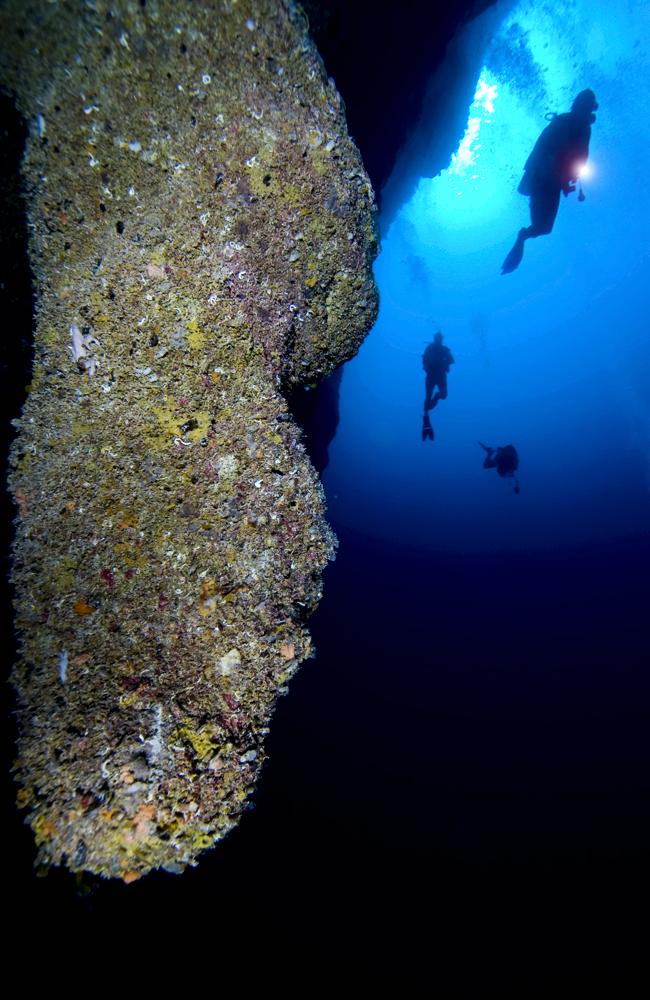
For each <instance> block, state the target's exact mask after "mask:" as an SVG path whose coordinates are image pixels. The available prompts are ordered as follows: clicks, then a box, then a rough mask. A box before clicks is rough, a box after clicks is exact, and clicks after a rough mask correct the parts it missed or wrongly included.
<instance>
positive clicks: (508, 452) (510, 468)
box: [479, 441, 521, 493]
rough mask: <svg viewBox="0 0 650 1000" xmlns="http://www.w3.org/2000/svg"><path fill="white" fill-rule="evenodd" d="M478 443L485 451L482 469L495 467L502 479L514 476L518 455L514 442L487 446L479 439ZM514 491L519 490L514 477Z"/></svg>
mask: <svg viewBox="0 0 650 1000" xmlns="http://www.w3.org/2000/svg"><path fill="white" fill-rule="evenodd" d="M479 444H480V446H481V448H482V449H483V451H485V452H486V456H485V461H484V462H483V468H484V469H496V470H497V473H498V474H499V475H500V476H501V478H502V479H505V478H506V477H508V478H511V477H512V476H514V474H515V472H516V471H517V469H518V468H519V455H518V454H517V449H516V448H515V446H514V444H505V445H503V447H499V448H489V447H488V445H486V444H483V442H482V441H479ZM514 491H515V493H520V492H521V487H520V486H519V480H518V479H515V486H514Z"/></svg>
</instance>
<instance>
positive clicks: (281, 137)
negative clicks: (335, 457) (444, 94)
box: [0, 0, 377, 881]
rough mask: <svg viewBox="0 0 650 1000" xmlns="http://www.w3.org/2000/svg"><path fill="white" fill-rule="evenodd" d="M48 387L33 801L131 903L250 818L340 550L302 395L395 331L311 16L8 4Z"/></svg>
mask: <svg viewBox="0 0 650 1000" xmlns="http://www.w3.org/2000/svg"><path fill="white" fill-rule="evenodd" d="M0 37H1V38H2V40H3V44H2V54H1V55H0V80H2V83H3V86H4V88H5V89H6V90H8V91H9V92H11V93H13V94H14V95H15V97H16V101H17V104H18V107H19V109H20V111H21V113H22V114H23V115H24V117H25V118H26V119H27V120H28V121H29V123H30V138H29V141H28V145H27V150H26V155H25V160H24V180H25V186H26V192H27V201H28V211H29V226H30V234H31V235H30V255H31V261H32V269H33V274H34V283H35V292H36V299H37V306H36V324H35V334H34V337H35V361H34V370H33V378H32V382H31V385H30V386H29V387H28V396H27V401H26V404H25V407H24V410H23V413H22V416H21V418H20V420H17V421H16V424H17V427H18V436H17V439H16V442H15V444H14V447H13V452H12V473H11V478H10V487H11V490H12V492H13V495H14V498H15V501H16V506H17V511H18V516H17V531H16V542H15V549H14V576H13V583H14V586H15V591H16V620H17V628H18V631H19V635H20V637H21V657H20V661H19V663H18V664H17V666H16V668H15V670H14V683H15V686H16V689H17V692H18V699H19V706H18V720H19V730H20V736H19V748H18V760H17V764H16V773H17V778H18V781H19V784H20V791H19V796H18V798H19V804H20V806H21V807H23V808H24V809H25V810H26V813H27V818H28V822H29V823H30V824H31V826H32V828H33V831H34V834H35V837H36V841H37V844H38V846H39V860H40V861H41V862H43V863H45V864H47V865H51V864H64V865H66V866H67V867H68V868H70V869H72V870H75V871H80V870H84V869H88V870H91V871H93V872H96V873H99V874H101V875H104V876H109V877H121V878H122V879H124V880H126V881H131V880H134V879H136V878H138V877H139V876H141V875H143V874H144V873H146V872H148V871H150V870H151V869H154V868H159V867H162V868H164V869H166V870H168V871H172V872H179V871H181V870H182V869H183V868H184V867H185V866H186V865H187V864H194V863H195V862H196V859H197V857H198V855H199V854H200V853H201V852H202V851H203V850H205V849H207V848H209V847H211V846H212V845H213V844H214V843H215V842H216V841H218V840H219V839H220V838H221V837H223V836H224V834H225V833H226V832H227V831H228V830H229V829H231V828H232V827H233V826H234V825H235V824H236V822H237V820H238V817H239V816H240V814H241V812H242V810H243V809H244V807H245V805H246V802H247V799H248V797H249V796H250V794H251V791H252V789H253V787H254V785H255V781H256V778H257V777H258V774H259V771H260V767H261V765H262V763H263V761H264V738H265V736H266V734H267V732H268V725H269V720H270V718H271V715H272V712H273V708H274V705H275V703H276V699H277V698H278V696H279V695H280V694H282V693H284V692H285V691H286V685H287V682H288V680H289V678H290V677H291V676H292V674H293V673H294V672H295V670H296V669H297V667H298V664H299V663H300V661H301V660H304V659H305V658H306V657H307V656H309V654H310V639H309V634H308V631H307V629H306V620H307V618H308V616H309V614H310V612H311V611H312V610H313V608H314V606H315V605H316V603H317V602H318V600H319V598H320V596H321V590H320V588H321V572H322V570H323V568H324V566H325V564H326V563H327V561H328V560H329V559H330V558H331V557H332V554H333V551H334V544H335V541H334V538H333V536H332V534H331V531H330V530H329V528H328V526H327V523H326V521H325V518H324V500H323V494H322V489H321V486H320V483H319V481H318V478H317V476H316V475H315V473H314V471H313V469H312V467H311V464H310V462H309V460H308V458H307V455H306V453H305V450H304V447H303V445H302V443H301V433H300V430H299V428H298V427H297V426H296V424H295V423H294V421H293V419H292V418H291V416H290V414H289V412H288V409H287V404H286V402H285V394H286V392H287V391H288V390H289V389H291V388H292V387H293V386H295V385H297V384H300V383H304V382H310V383H313V382H316V381H318V380H319V379H320V378H322V377H323V376H325V375H327V374H328V373H330V372H331V371H332V370H333V369H334V368H335V367H336V366H337V365H338V364H340V363H341V362H342V361H343V360H345V359H346V358H349V357H351V356H352V355H353V354H354V353H355V351H356V350H357V348H358V346H359V344H360V342H361V340H362V339H363V337H364V335H365V333H366V332H367V330H368V329H369V328H370V326H371V325H372V322H373V320H374V318H375V314H376V308H377V295H376V289H375V286H374V282H373V278H372V273H371V264H372V260H373V257H374V255H375V252H376V234H375V218H374V204H373V192H372V189H371V186H370V183H369V180H368V177H367V176H366V174H365V172H364V169H363V166H362V164H361V161H360V157H359V154H358V151H357V150H356V148H355V147H354V145H353V143H352V142H351V140H350V138H349V137H348V134H347V131H346V124H345V118H344V114H343V110H342V106H341V101H340V98H339V95H338V94H337V92H336V89H335V87H334V84H333V83H332V82H331V81H328V79H327V76H326V74H325V72H324V70H323V65H322V63H321V61H320V58H319V56H318V54H317V52H316V51H315V49H314V47H313V45H312V43H311V41H310V39H309V37H308V33H307V27H306V23H305V20H304V18H303V16H302V14H301V11H300V8H299V7H298V6H296V5H294V4H293V3H292V2H290V0H239V2H238V0H202V2H200V3H196V2H193V3H191V2H189V0H188V2H181V3H179V2H174V0H146V2H145V0H140V2H139V3H138V2H127V0H117V2H115V3H107V2H105V0H92V2H82V0H69V2H63V0H61V2H46V0H38V2H30V0H8V2H7V3H5V4H4V5H3V7H2V10H1V11H0Z"/></svg>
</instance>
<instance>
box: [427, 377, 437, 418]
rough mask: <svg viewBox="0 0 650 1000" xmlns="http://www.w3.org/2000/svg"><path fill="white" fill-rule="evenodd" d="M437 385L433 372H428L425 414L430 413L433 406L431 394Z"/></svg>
mask: <svg viewBox="0 0 650 1000" xmlns="http://www.w3.org/2000/svg"><path fill="white" fill-rule="evenodd" d="M435 384H436V383H435V379H434V377H433V375H432V373H431V372H427V380H426V382H425V395H424V412H425V413H428V411H429V410H430V409H431V407H432V405H433V404H432V402H431V393H432V392H433V387H434V385H435Z"/></svg>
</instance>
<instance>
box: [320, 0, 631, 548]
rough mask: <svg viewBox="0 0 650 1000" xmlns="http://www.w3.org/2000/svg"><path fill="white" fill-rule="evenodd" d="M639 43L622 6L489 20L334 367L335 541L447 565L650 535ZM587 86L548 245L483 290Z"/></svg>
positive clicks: (527, 11) (536, 245) (601, 0)
mask: <svg viewBox="0 0 650 1000" xmlns="http://www.w3.org/2000/svg"><path fill="white" fill-rule="evenodd" d="M649 26H650V8H646V7H643V9H642V5H638V4H634V3H632V2H631V0H589V2H587V0H574V2H572V4H571V5H568V6H567V5H564V4H560V3H559V2H558V3H557V4H555V5H551V4H544V5H540V4H539V3H536V2H534V0H520V2H519V3H517V4H515V5H512V6H511V7H510V8H509V13H508V15H507V16H506V18H505V20H504V21H503V22H502V24H501V27H500V29H499V30H498V31H497V32H496V34H495V35H494V36H493V37H492V38H491V41H490V43H489V46H488V48H487V50H486V51H485V54H484V57H483V63H484V65H483V67H482V69H481V71H480V73H477V77H476V80H475V81H472V85H474V83H475V86H474V89H473V93H474V97H473V100H472V102H471V104H470V106H469V107H468V109H467V118H466V119H465V121H466V127H465V129H464V134H463V135H462V138H460V141H459V143H458V146H457V149H456V151H455V153H454V155H453V157H451V160H450V162H449V164H448V167H447V168H446V169H444V170H443V171H442V172H441V173H439V174H438V175H437V176H435V177H430V176H428V177H421V179H420V180H419V182H418V184H417V187H416V189H415V191H414V192H413V194H412V196H411V197H410V198H409V199H408V201H406V202H405V203H403V204H402V205H401V207H400V208H399V209H397V210H396V211H394V210H393V212H394V214H391V221H390V222H389V224H388V225H387V227H386V230H385V237H384V238H383V240H382V249H381V254H380V256H379V258H378V260H377V263H376V266H375V275H376V278H377V281H378V283H379V287H380V291H381V309H380V314H379V319H378V322H377V324H376V327H375V328H374V330H373V332H372V333H371V335H370V336H369V337H368V338H367V340H366V341H365V342H364V344H363V346H362V348H361V350H360V352H359V355H358V356H357V357H356V358H355V359H354V360H353V361H352V362H351V363H350V364H348V365H347V366H346V370H345V375H344V378H343V381H342V390H341V421H340V426H339V431H338V433H337V436H336V438H335V440H334V442H333V445H332V448H331V450H330V454H331V462H330V466H329V467H328V471H327V475H326V480H327V482H328V483H329V484H330V489H331V495H332V496H333V500H332V503H333V505H334V507H335V513H336V516H338V517H339V518H340V519H343V520H344V522H345V523H346V524H349V525H351V526H352V527H354V528H355V529H357V528H358V530H360V531H362V532H365V533H369V534H374V535H376V536H378V537H384V536H389V537H390V536H391V533H392V532H393V530H394V525H395V524H396V523H399V524H400V532H401V535H402V537H403V538H404V539H405V540H407V541H408V543H409V544H413V545H417V546H418V547H423V546H425V547H431V548H433V549H436V548H441V547H442V548H450V549H456V550H463V549H468V548H469V549H488V548H497V549H498V548H503V549H512V548H515V549H516V548H522V549H528V548H535V547H546V546H557V545H572V544H576V543H578V542H580V541H582V540H585V539H594V538H600V539H604V538H613V537H620V536H621V535H625V534H628V533H629V534H632V533H634V532H637V531H638V532H645V531H648V530H649V529H650V506H649V503H648V487H647V479H648V477H650V472H649V471H648V470H650V334H649V332H648V327H647V322H646V319H645V317H646V315H647V292H646V289H647V287H648V283H649V282H650V276H649V269H650V235H649V230H648V226H647V219H648V217H650V205H649V202H650V190H649V188H648V185H647V183H646V178H645V171H646V165H645V156H644V155H643V150H644V149H646V148H648V146H649V145H650V117H648V116H647V115H645V114H643V108H644V107H645V105H646V103H647V102H646V95H647V89H648V85H649V84H650V55H649V52H648V49H647V47H646V46H645V45H644V44H643V42H644V39H645V37H646V36H647V31H648V27H649ZM586 87H590V88H592V89H593V90H594V91H595V94H596V97H597V100H598V102H599V105H600V110H599V113H598V116H597V120H596V121H595V122H594V124H593V129H592V138H591V146H590V154H589V155H590V158H589V163H588V165H587V169H586V170H585V171H583V172H582V175H581V178H580V185H579V189H582V190H583V191H584V198H583V199H580V198H579V194H580V190H576V191H575V192H574V193H571V194H569V196H568V197H566V198H562V199H561V204H560V209H559V212H558V216H557V220H556V222H555V225H554V227H553V232H552V233H551V234H550V235H549V236H544V237H541V238H539V239H535V240H529V241H528V242H527V244H526V249H525V254H524V259H523V261H522V263H521V266H520V267H519V268H518V269H517V271H516V272H515V273H513V274H508V275H505V276H503V275H501V264H502V262H503V260H504V257H505V256H506V254H507V253H508V251H509V250H510V248H511V246H512V245H513V241H514V240H515V237H516V235H517V233H518V231H519V229H520V228H521V227H523V226H527V225H528V224H529V220H530V216H529V204H528V199H527V198H525V197H523V196H522V195H521V194H519V193H518V192H517V187H518V185H519V182H520V180H521V177H522V174H523V169H524V164H525V162H526V160H527V158H528V156H529V154H530V152H531V150H532V148H533V146H534V144H535V141H536V139H537V137H538V136H539V134H540V132H541V131H542V130H543V129H544V128H545V126H546V125H547V124H548V116H549V115H551V114H553V113H558V114H559V113H562V112H564V111H568V110H569V109H570V107H571V104H572V101H573V99H574V98H575V96H576V94H577V93H579V91H580V90H583V89H585V88H586ZM426 141H427V140H426V136H425V135H424V134H423V138H422V142H421V143H420V144H419V145H418V143H417V142H414V144H413V149H414V150H415V151H416V153H415V154H414V156H415V162H416V163H417V164H418V165H419V164H420V163H421V162H422V157H423V155H426V154H423V148H425V149H426ZM430 148H431V150H432V159H433V160H434V162H435V157H436V155H437V151H438V147H437V146H436V145H435V143H432V144H431V147H430ZM594 163H596V164H597V169H595V170H594V169H593V164H594ZM404 169H405V173H408V171H407V167H406V165H405V168H404ZM433 169H434V168H433V166H432V169H431V172H432V173H433ZM425 172H426V168H425ZM437 329H441V330H442V331H443V333H444V336H445V343H447V344H448V345H449V347H450V349H451V351H452V353H453V355H454V357H455V359H456V363H455V365H454V366H453V368H452V370H451V373H450V375H449V395H448V398H447V399H445V400H444V401H442V402H441V403H440V405H439V406H438V407H437V408H436V409H435V411H433V415H432V417H431V419H432V423H433V425H434V430H435V442H434V443H431V441H427V442H426V444H423V441H422V437H421V433H420V432H421V423H422V404H423V398H424V395H423V394H424V381H423V378H424V376H423V370H422V353H423V351H424V348H425V346H426V344H427V343H428V342H429V341H430V340H431V337H432V334H433V332H434V331H435V330H437ZM478 440H480V441H484V442H487V443H489V444H490V445H495V444H505V443H509V442H512V443H513V444H514V445H515V446H516V448H517V451H518V452H519V455H520V460H521V477H520V478H521V495H520V496H516V497H515V495H514V494H513V493H512V490H511V489H509V490H508V492H507V496H505V495H504V493H503V491H502V490H501V489H500V487H502V486H503V485H504V484H503V483H502V482H499V481H498V477H496V476H495V477H492V478H490V477H489V476H488V474H487V473H486V472H485V470H484V469H483V467H482V453H481V452H480V449H479V447H478V445H477V441H478ZM378 498H381V502H379V501H378ZM513 504H516V506H513Z"/></svg>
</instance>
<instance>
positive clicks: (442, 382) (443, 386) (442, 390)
mask: <svg viewBox="0 0 650 1000" xmlns="http://www.w3.org/2000/svg"><path fill="white" fill-rule="evenodd" d="M436 397H437V399H446V398H447V373H446V372H445V373H444V374H443V375H441V376H440V378H439V379H438V391H437V393H436Z"/></svg>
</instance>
